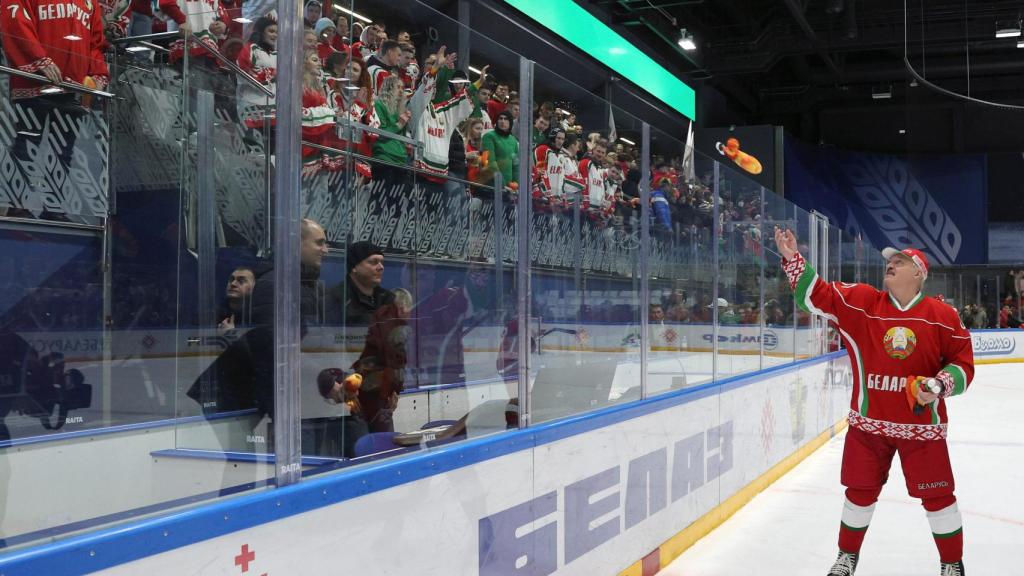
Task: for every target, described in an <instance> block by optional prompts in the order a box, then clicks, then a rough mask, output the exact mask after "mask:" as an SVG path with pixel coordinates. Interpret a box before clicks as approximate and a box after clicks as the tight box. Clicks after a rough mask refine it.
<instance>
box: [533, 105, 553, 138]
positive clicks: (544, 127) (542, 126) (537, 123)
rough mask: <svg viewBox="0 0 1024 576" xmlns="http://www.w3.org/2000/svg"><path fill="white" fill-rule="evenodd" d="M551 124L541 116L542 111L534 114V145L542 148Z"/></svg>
mask: <svg viewBox="0 0 1024 576" xmlns="http://www.w3.org/2000/svg"><path fill="white" fill-rule="evenodd" d="M549 126H551V123H550V122H548V119H547V117H546V116H544V115H543V114H541V112H540V110H537V111H536V112H534V113H533V145H534V146H540V145H541V144H543V143H544V139H545V138H547V132H548V127H549Z"/></svg>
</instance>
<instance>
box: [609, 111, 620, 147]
mask: <svg viewBox="0 0 1024 576" xmlns="http://www.w3.org/2000/svg"><path fill="white" fill-rule="evenodd" d="M618 139H619V133H618V132H616V131H615V107H614V106H612V105H610V104H609V105H608V143H609V144H612V143H614V142H615V141H616V140H618Z"/></svg>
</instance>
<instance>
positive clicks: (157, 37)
mask: <svg viewBox="0 0 1024 576" xmlns="http://www.w3.org/2000/svg"><path fill="white" fill-rule="evenodd" d="M179 38H184V40H185V42H186V44H188V43H194V44H197V45H199V46H200V47H202V49H203V50H205V51H206V53H207V54H209V55H210V56H213V57H214V58H215V59H216V60H217V61H218V62H220V63H221V65H223V66H224V67H225V68H227V69H228V70H231V71H232V72H234V74H235V75H236V76H238V77H240V78H242V79H243V80H245V81H246V83H248V84H249V85H250V86H252V87H253V88H255V89H257V90H259V91H260V92H263V94H264V95H266V96H268V97H271V98H273V97H274V92H272V91H271V90H270V89H269V88H267V87H266V86H264V85H263V84H262V83H261V82H260V81H259V80H256V79H255V78H253V77H252V76H250V75H249V74H248V73H247V72H245V71H244V70H242V69H241V68H239V67H238V64H236V63H234V62H232V61H231V60H229V59H228V58H227V57H226V56H224V55H223V54H221V53H220V51H219V50H217V49H215V48H213V47H212V46H209V45H208V44H206V43H205V42H196V41H195V40H194V38H195V36H193V35H192V34H189V35H188V36H184V37H183V36H182V35H181V33H179V32H160V33H158V34H146V35H144V36H129V37H127V38H118V39H117V40H114V44H117V45H124V46H128V45H132V44H138V45H142V46H146V47H147V48H154V49H158V50H163V51H166V48H163V47H161V46H158V45H156V44H154V42H160V41H163V40H176V39H179Z"/></svg>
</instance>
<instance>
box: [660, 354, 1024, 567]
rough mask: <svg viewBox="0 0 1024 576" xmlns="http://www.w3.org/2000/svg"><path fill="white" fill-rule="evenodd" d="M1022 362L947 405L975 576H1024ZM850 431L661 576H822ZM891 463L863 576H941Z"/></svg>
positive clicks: (918, 512) (968, 561) (988, 374)
mask: <svg viewBox="0 0 1024 576" xmlns="http://www.w3.org/2000/svg"><path fill="white" fill-rule="evenodd" d="M1022 403H1024V364H999V365H982V366H978V367H977V373H976V376H975V379H974V382H973V383H972V385H971V387H970V389H969V390H968V391H967V393H966V394H965V395H963V396H960V397H957V398H954V399H953V400H951V401H950V402H949V404H948V407H949V414H950V429H949V447H950V455H951V458H952V461H953V470H954V473H955V474H956V495H957V499H958V502H959V505H960V510H961V512H962V513H963V522H964V566H965V568H966V569H967V572H968V573H969V574H972V575H981V576H988V575H992V576H995V575H1001V574H1024V491H1021V490H1020V486H1021V484H1022V483H1024V464H1022V463H1021V460H1022V458H1024V430H1022V427H1021V423H1020V422H1021V416H1020V406H1021V404H1022ZM845 438H846V434H845V432H844V433H842V434H839V435H838V436H836V437H835V438H833V439H832V440H831V441H829V442H828V443H827V444H825V445H824V446H822V447H821V448H820V449H818V450H817V451H816V452H815V453H813V454H812V455H811V456H809V457H808V458H807V459H806V460H804V461H803V462H801V463H800V464H799V465H797V466H796V467H795V468H794V469H793V470H792V471H790V472H789V473H788V474H786V475H785V476H783V477H782V478H781V479H780V480H779V481H777V482H776V483H775V484H773V485H771V486H770V487H769V488H768V489H766V490H765V491H764V492H762V493H761V494H759V495H757V496H756V497H755V498H754V499H753V500H751V501H750V503H749V504H747V505H746V506H744V507H743V508H742V509H741V510H740V511H739V512H737V513H736V514H735V515H734V516H733V517H732V518H730V519H729V520H727V521H726V522H725V523H724V524H722V525H721V526H720V527H718V528H717V529H716V530H714V531H713V532H711V533H710V534H708V535H707V536H706V537H704V538H703V539H701V540H699V541H698V542H697V543H696V544H695V545H694V546H693V547H691V548H690V549H689V550H687V551H686V552H685V553H683V554H682V555H681V556H680V557H678V558H677V559H676V560H675V561H673V562H672V563H671V564H670V565H669V566H667V567H666V568H664V569H663V570H662V571H661V572H659V573H658V574H659V576H743V575H748V574H757V575H759V576H775V575H779V576H782V575H785V576H805V575H806V576H821V575H822V574H825V573H826V572H828V569H829V567H830V566H831V565H832V562H833V560H834V559H835V554H836V537H837V528H838V526H839V517H840V512H841V507H842V502H843V487H842V486H841V485H840V484H839V467H840V462H841V459H842V453H843V442H844V440H845ZM898 458H899V457H898V456H897V459H896V461H894V462H893V467H892V470H891V472H890V477H889V482H888V483H887V484H886V486H885V488H884V489H883V490H882V495H881V497H880V499H879V503H878V506H877V508H876V509H875V515H874V518H873V520H872V523H871V527H870V528H869V530H868V534H867V537H866V539H865V541H864V548H863V549H862V550H861V560H860V564H859V566H858V567H857V574H858V576H934V575H935V574H938V572H939V560H938V553H937V552H936V550H935V545H934V543H933V542H932V539H931V534H930V531H929V527H928V522H927V520H926V518H925V514H924V510H923V509H922V508H921V505H920V503H919V501H917V500H915V499H912V498H910V497H909V496H908V495H907V493H906V486H905V484H904V479H903V473H902V471H901V469H900V466H899V464H898Z"/></svg>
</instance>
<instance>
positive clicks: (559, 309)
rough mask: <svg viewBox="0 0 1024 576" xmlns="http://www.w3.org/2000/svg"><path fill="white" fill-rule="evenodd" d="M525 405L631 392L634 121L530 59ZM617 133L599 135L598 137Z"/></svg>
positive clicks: (635, 386)
mask: <svg viewBox="0 0 1024 576" xmlns="http://www.w3.org/2000/svg"><path fill="white" fill-rule="evenodd" d="M534 101H535V102H536V103H537V107H536V110H535V112H534V114H533V130H532V132H533V133H534V141H533V142H532V143H531V145H530V146H529V148H530V149H531V150H532V156H531V158H532V162H531V167H532V168H533V170H532V172H533V176H532V182H531V183H530V186H529V190H527V189H525V188H524V189H522V193H528V194H530V196H531V200H532V202H531V204H532V206H531V207H532V213H531V227H530V235H531V238H530V275H531V308H530V322H531V327H532V326H536V330H537V331H538V333H537V337H536V346H535V347H533V350H532V357H531V366H530V368H531V373H532V374H531V377H532V379H533V382H532V384H531V417H532V420H533V421H534V422H542V421H546V420H551V419H554V418H559V417H563V416H568V415H571V414H575V413H579V412H583V411H586V410H590V409H594V408H599V407H602V406H606V405H608V404H609V403H612V402H616V401H624V400H628V399H638V398H639V397H640V377H639V375H640V369H639V368H640V366H639V359H640V338H639V327H640V309H639V283H640V275H639V266H640V262H639V257H638V255H639V249H640V243H639V239H638V235H637V232H638V230H639V229H638V226H637V225H638V224H639V216H638V213H637V210H636V208H637V205H636V204H635V203H634V202H633V200H632V199H633V198H635V197H638V186H639V180H638V179H636V174H634V175H632V176H631V175H630V171H631V170H634V171H635V170H636V169H637V167H636V166H635V165H634V166H633V167H630V162H628V159H630V158H634V157H635V156H636V155H638V154H641V153H642V151H641V150H639V142H640V123H639V122H638V121H636V120H635V119H634V118H633V117H632V116H630V115H629V114H627V113H626V112H625V111H623V110H620V109H616V108H613V107H611V105H610V104H609V103H607V102H606V101H604V100H602V99H600V98H597V97H596V96H594V95H592V94H591V93H590V92H588V91H586V90H584V89H583V88H581V87H579V86H576V85H574V84H571V83H569V82H568V81H566V80H565V79H564V78H562V77H560V76H558V75H557V74H555V73H554V72H551V71H550V70H547V69H545V68H542V67H540V66H535V68H534ZM610 136H611V137H612V138H615V137H616V136H618V138H617V139H614V140H612V139H610V138H609V137H610Z"/></svg>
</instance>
